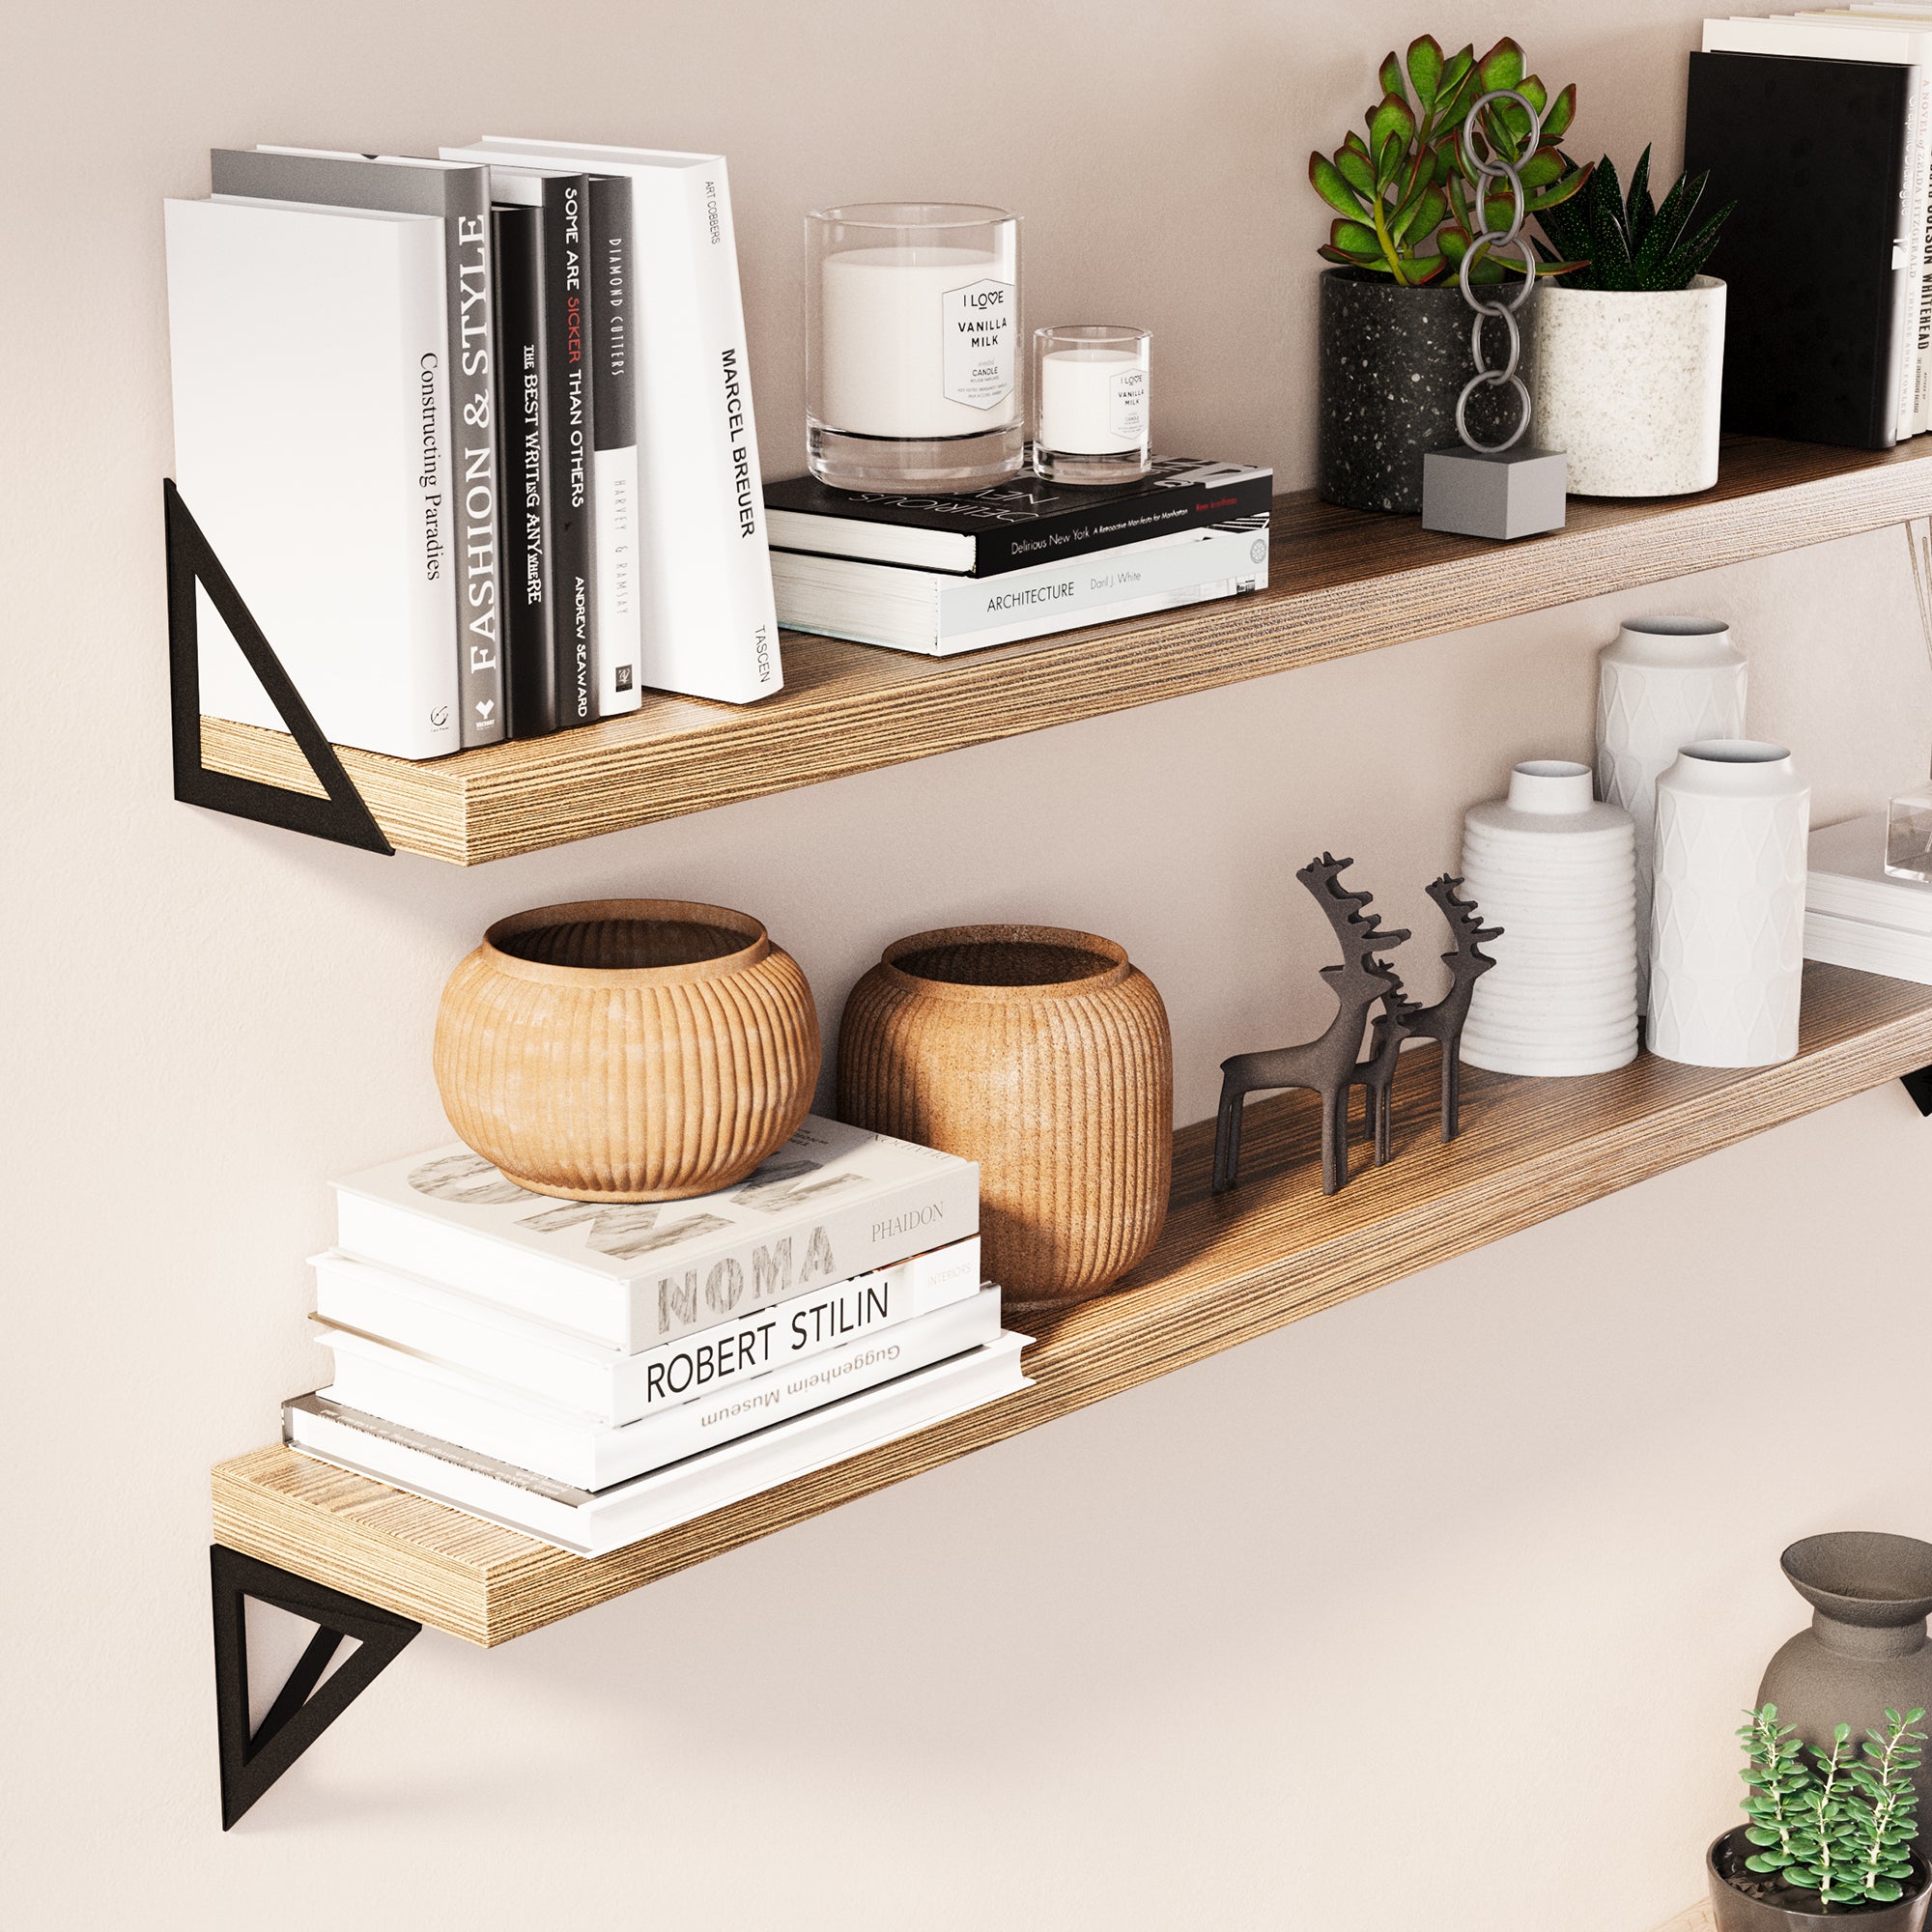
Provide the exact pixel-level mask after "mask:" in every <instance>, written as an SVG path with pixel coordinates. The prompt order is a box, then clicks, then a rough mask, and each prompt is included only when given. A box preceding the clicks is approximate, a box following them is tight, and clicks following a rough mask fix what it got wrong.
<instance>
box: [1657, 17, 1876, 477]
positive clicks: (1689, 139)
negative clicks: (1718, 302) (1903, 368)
mask: <svg viewBox="0 0 1932 1932" xmlns="http://www.w3.org/2000/svg"><path fill="white" fill-rule="evenodd" d="M1913 77H1914V76H1913V70H1912V69H1910V68H1904V67H1891V66H1885V65H1881V64H1879V63H1877V62H1869V61H1839V60H1808V59H1801V58H1798V57H1795V56H1793V57H1786V56H1783V55H1778V54H1729V53H1722V54H1704V53H1696V54H1692V55H1691V56H1690V94H1689V98H1688V100H1687V103H1686V108H1685V124H1684V165H1685V167H1686V168H1687V169H1689V170H1690V172H1691V173H1693V174H1695V173H1698V172H1701V171H1705V170H1708V171H1709V173H1710V177H1711V180H1710V185H1709V186H1708V187H1707V188H1706V189H1705V192H1704V199H1703V201H1702V203H1701V204H1700V209H1701V210H1703V211H1710V210H1715V209H1719V208H1721V207H1722V206H1723V205H1724V203H1725V202H1727V201H1731V200H1735V201H1736V202H1737V207H1736V209H1735V210H1734V211H1733V212H1732V214H1731V217H1730V219H1729V220H1728V221H1727V222H1725V224H1724V227H1723V230H1722V233H1721V235H1720V236H1719V241H1718V245H1717V248H1716V250H1715V252H1714V253H1713V254H1712V256H1711V259H1710V261H1709V263H1708V264H1707V265H1706V269H1707V272H1708V273H1710V274H1713V275H1719V276H1721V277H1722V278H1723V280H1724V281H1725V283H1726V284H1727V285H1728V289H1729V293H1728V295H1727V296H1726V298H1725V302H1724V404H1723V411H1724V413H1723V422H1724V427H1725V428H1726V429H1732V430H1741V431H1744V432H1746V433H1747V434H1749V435H1753V436H1785V437H1793V438H1796V439H1797V440H1800V441H1803V442H1833V443H1843V444H1847V445H1849V446H1851V447H1853V448H1858V449H1889V448H1890V447H1891V444H1892V441H1893V440H1894V433H1895V431H1896V429H1897V418H1898V384H1897V376H1898V362H1897V357H1898V356H1899V355H1901V354H1902V353H1905V351H1906V349H1907V345H1906V344H1904V343H1902V342H1900V341H1898V340H1897V339H1896V338H1897V326H1896V316H1897V308H1898V303H1897V287H1896V282H1895V279H1894V278H1895V276H1896V275H1897V274H1899V273H1902V272H1903V270H1902V268H1897V267H1894V254H1893V245H1894V243H1895V242H1896V241H1898V239H1899V237H1900V234H1901V232H1902V231H1901V229H1900V226H1899V207H1900V203H1899V196H1900V190H1901V187H1902V185H1903V184H1904V179H1905V166H1906V122H1907V117H1908V113H1909V110H1910V104H1911V102H1910V89H1911V86H1912V81H1913Z"/></svg>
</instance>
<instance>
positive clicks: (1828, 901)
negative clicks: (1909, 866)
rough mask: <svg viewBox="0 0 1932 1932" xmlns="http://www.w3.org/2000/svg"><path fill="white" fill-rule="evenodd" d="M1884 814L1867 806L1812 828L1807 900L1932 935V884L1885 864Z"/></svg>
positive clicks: (1821, 908)
mask: <svg viewBox="0 0 1932 1932" xmlns="http://www.w3.org/2000/svg"><path fill="white" fill-rule="evenodd" d="M1885 839H1886V814H1885V813H1884V812H1882V811H1875V812H1868V813H1867V814H1866V815H1865V816H1864V817H1863V818H1848V819H1846V820H1844V821H1843V822H1842V823H1841V824H1838V825H1825V826H1821V827H1819V829H1818V830H1817V831H1815V832H1813V833H1812V835H1811V838H1810V843H1809V846H1808V847H1807V850H1806V856H1805V865H1806V868H1807V869H1806V872H1805V878H1804V906H1805V910H1806V911H1807V912H1821V913H1827V914H1830V915H1832V916H1833V917H1834V918H1837V919H1848V920H1858V921H1861V922H1865V923H1872V924H1875V925H1879V926H1884V927H1890V928H1893V929H1895V930H1896V931H1899V932H1902V933H1910V934H1913V935H1915V936H1918V937H1923V938H1928V939H1932V886H1927V885H1920V884H1919V883H1918V881H1917V880H1916V879H1894V878H1893V877H1892V876H1891V874H1890V873H1889V872H1888V871H1887V870H1886V869H1885Z"/></svg>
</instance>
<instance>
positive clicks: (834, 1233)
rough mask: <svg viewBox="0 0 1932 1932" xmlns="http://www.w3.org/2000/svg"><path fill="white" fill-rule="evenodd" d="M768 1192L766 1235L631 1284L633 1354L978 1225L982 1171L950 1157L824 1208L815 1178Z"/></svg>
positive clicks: (763, 1205)
mask: <svg viewBox="0 0 1932 1932" xmlns="http://www.w3.org/2000/svg"><path fill="white" fill-rule="evenodd" d="M764 1192H765V1195H766V1198H765V1199H764V1200H763V1201H761V1202H760V1204H759V1209H760V1211H761V1212H764V1213H769V1214H770V1215H771V1216H772V1228H771V1232H770V1233H769V1234H766V1235H764V1236H761V1237H752V1238H740V1239H739V1240H738V1241H737V1242H736V1243H735V1244H733V1245H732V1246H730V1247H727V1248H725V1249H723V1250H717V1249H714V1250H713V1251H712V1252H711V1253H710V1254H709V1255H708V1256H706V1258H705V1259H704V1260H703V1261H702V1262H697V1263H693V1264H689V1265H685V1266H680V1265H678V1264H675V1263H673V1264H671V1266H670V1267H669V1268H668V1269H667V1270H666V1271H664V1272H662V1273H659V1272H649V1273H645V1274H641V1275H639V1276H638V1277H636V1278H635V1279H634V1280H633V1281H632V1283H631V1306H630V1324H629V1334H628V1336H627V1338H626V1341H625V1344H624V1347H625V1351H626V1352H627V1353H629V1354H641V1353H642V1352H643V1351H644V1350H647V1349H654V1348H656V1347H658V1346H659V1345H660V1344H662V1343H666V1342H677V1341H681V1340H682V1339H683V1338H684V1337H685V1336H687V1335H695V1334H696V1333H697V1331H698V1330H699V1329H701V1328H710V1327H714V1326H715V1325H716V1324H717V1323H719V1322H721V1321H728V1320H730V1319H732V1318H734V1317H738V1316H743V1315H747V1314H750V1313H752V1312H753V1310H756V1309H764V1308H768V1307H771V1306H773V1305H775V1304H777V1303H779V1302H784V1301H790V1300H793V1299H794V1298H795V1297H797V1296H799V1295H801V1294H808V1293H811V1292H812V1291H813V1290H816V1289H822V1288H829V1287H831V1286H832V1285H833V1284H834V1283H837V1282H841V1281H847V1280H849V1279H851V1278H852V1277H853V1276H854V1275H861V1274H870V1273H872V1272H873V1271H874V1270H875V1269H878V1268H883V1267H890V1266H892V1264H894V1263H895V1262H902V1261H905V1260H906V1259H907V1258H908V1257H910V1256H912V1255H916V1254H919V1253H921V1252H923V1250H925V1249H927V1248H933V1247H938V1246H941V1245H943V1244H945V1243H949V1242H952V1241H955V1240H963V1239H964V1238H965V1237H966V1236H968V1235H977V1234H978V1233H979V1232H980V1173H979V1169H978V1168H976V1167H973V1166H971V1165H969V1164H965V1163H955V1162H951V1161H948V1162H946V1163H944V1164H942V1165H939V1166H936V1167H935V1168H934V1170H933V1172H932V1173H931V1174H929V1175H927V1176H925V1177H923V1178H921V1179H908V1180H905V1181H902V1182H900V1183H899V1184H898V1185H897V1186H896V1187H893V1188H890V1189H888V1190H886V1191H885V1192H884V1193H882V1194H880V1195H878V1196H876V1197H874V1198H873V1199H872V1200H870V1201H868V1202H865V1203H861V1204H858V1205H856V1206H850V1205H848V1206H840V1205H839V1198H840V1197H839V1196H838V1194H837V1193H836V1192H835V1193H832V1194H830V1195H829V1196H828V1197H827V1199H826V1200H825V1202H824V1204H823V1205H822V1206H819V1205H818V1204H816V1203H814V1201H813V1200H812V1190H811V1182H810V1177H809V1176H808V1177H806V1178H805V1179H802V1180H800V1181H799V1182H797V1183H796V1185H795V1186H774V1187H771V1188H769V1189H767V1190H764Z"/></svg>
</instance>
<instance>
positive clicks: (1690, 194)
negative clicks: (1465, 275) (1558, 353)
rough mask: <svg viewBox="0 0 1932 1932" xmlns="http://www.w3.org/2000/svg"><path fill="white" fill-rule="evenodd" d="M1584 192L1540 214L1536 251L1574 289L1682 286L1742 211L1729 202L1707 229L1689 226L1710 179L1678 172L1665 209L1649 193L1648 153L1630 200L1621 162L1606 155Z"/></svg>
mask: <svg viewBox="0 0 1932 1932" xmlns="http://www.w3.org/2000/svg"><path fill="white" fill-rule="evenodd" d="M1585 172H1586V174H1587V175H1588V182H1587V185H1585V186H1584V187H1583V189H1582V191H1581V192H1580V193H1578V194H1577V195H1575V196H1574V197H1573V198H1571V199H1570V200H1568V201H1565V202H1563V203H1562V204H1561V205H1558V206H1551V207H1548V208H1544V209H1539V210H1538V211H1537V219H1538V220H1539V221H1540V222H1541V223H1542V224H1543V232H1544V234H1545V235H1546V236H1548V242H1547V243H1546V242H1544V241H1538V242H1537V244H1536V245H1537V252H1538V253H1539V254H1540V255H1541V256H1542V257H1543V259H1544V261H1545V263H1546V264H1548V268H1547V270H1546V272H1548V273H1550V274H1560V275H1561V276H1562V277H1563V285H1564V287H1565V288H1572V289H1624V290H1631V289H1643V290H1654V289H1684V288H1689V287H1690V278H1691V277H1692V276H1693V275H1695V274H1696V273H1697V271H1698V270H1700V269H1702V268H1703V266H1704V264H1705V263H1706V262H1707V261H1708V260H1709V259H1710V254H1711V250H1712V249H1713V248H1715V247H1716V246H1717V245H1718V231H1719V229H1720V228H1722V227H1723V225H1724V219H1725V217H1726V216H1727V215H1728V214H1729V213H1730V212H1731V210H1732V209H1734V208H1735V207H1736V206H1737V203H1736V202H1734V201H1727V202H1726V203H1725V204H1724V205H1723V207H1722V208H1720V209H1719V211H1718V212H1717V213H1715V214H1714V215H1712V216H1711V218H1710V219H1709V220H1708V221H1706V222H1705V223H1704V225H1703V226H1702V227H1701V228H1698V229H1696V230H1694V231H1693V230H1692V228H1691V226H1690V224H1691V222H1692V220H1693V219H1694V218H1695V216H1696V213H1697V204H1698V202H1699V201H1701V200H1702V199H1703V197H1704V188H1705V185H1706V184H1707V183H1708V181H1709V180H1710V177H1709V176H1708V175H1690V174H1684V175H1679V176H1678V178H1677V182H1676V185H1675V186H1673V187H1672V188H1671V190H1670V192H1669V193H1668V194H1666V195H1665V196H1664V197H1663V206H1662V208H1659V207H1658V206H1657V204H1656V203H1655V202H1654V201H1653V200H1652V199H1651V194H1650V150H1649V149H1648V148H1646V149H1645V150H1644V151H1643V157H1642V159H1640V160H1639V161H1638V162H1637V164H1636V170H1635V172H1634V174H1633V175H1632V176H1631V185H1630V193H1629V194H1628V195H1625V194H1624V193H1623V191H1622V184H1621V183H1620V182H1619V181H1618V180H1617V170H1616V164H1615V162H1613V161H1612V160H1611V159H1610V157H1609V156H1607V155H1605V156H1604V158H1603V159H1602V160H1601V161H1599V162H1598V163H1597V164H1596V166H1595V167H1593V168H1590V169H1587V170H1585Z"/></svg>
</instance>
